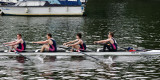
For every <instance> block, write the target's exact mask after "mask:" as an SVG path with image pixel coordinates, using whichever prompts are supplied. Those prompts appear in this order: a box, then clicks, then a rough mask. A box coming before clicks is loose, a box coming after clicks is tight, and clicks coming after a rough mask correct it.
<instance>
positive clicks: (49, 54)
mask: <svg viewBox="0 0 160 80" xmlns="http://www.w3.org/2000/svg"><path fill="white" fill-rule="evenodd" d="M83 53H85V54H87V55H91V56H105V55H106V56H107V55H108V56H112V55H113V56H143V55H144V56H145V55H160V50H151V51H146V52H81V53H79V52H55V53H51V52H44V53H40V52H21V54H23V55H28V56H36V55H46V56H85V55H84V54H83ZM0 56H18V54H15V53H14V52H8V53H5V52H0Z"/></svg>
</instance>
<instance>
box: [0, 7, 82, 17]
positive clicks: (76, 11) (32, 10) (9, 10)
mask: <svg viewBox="0 0 160 80" xmlns="http://www.w3.org/2000/svg"><path fill="white" fill-rule="evenodd" d="M0 9H1V10H2V12H3V13H4V15H62V16H63V15H79V16H81V15H83V13H84V8H83V7H81V6H54V7H0Z"/></svg>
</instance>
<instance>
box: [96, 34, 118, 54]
mask: <svg viewBox="0 0 160 80" xmlns="http://www.w3.org/2000/svg"><path fill="white" fill-rule="evenodd" d="M113 36H114V33H113V32H109V34H108V39H106V40H100V41H94V43H95V44H96V43H102V44H104V47H103V51H104V52H105V51H106V47H107V48H108V50H109V51H113V52H114V51H117V42H116V40H115V39H114V38H113Z"/></svg>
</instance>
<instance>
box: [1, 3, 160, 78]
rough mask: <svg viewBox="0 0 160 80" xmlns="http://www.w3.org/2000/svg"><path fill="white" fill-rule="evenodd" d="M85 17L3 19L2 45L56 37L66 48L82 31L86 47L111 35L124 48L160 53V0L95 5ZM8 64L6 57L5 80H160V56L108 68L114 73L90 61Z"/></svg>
mask: <svg viewBox="0 0 160 80" xmlns="http://www.w3.org/2000/svg"><path fill="white" fill-rule="evenodd" d="M85 14H86V15H87V16H84V17H25V16H0V43H3V42H7V41H11V40H14V39H16V34H17V33H21V34H22V35H23V38H24V40H25V41H26V42H32V41H39V40H45V39H46V38H45V35H46V34H47V33H52V34H53V37H54V39H55V40H56V41H57V43H58V44H59V45H62V43H63V42H66V41H69V40H73V39H75V35H76V33H77V32H81V33H83V40H84V41H85V42H86V44H87V45H92V44H93V41H95V40H101V39H106V38H107V35H108V32H109V31H111V32H114V33H115V39H116V40H117V42H118V45H119V46H121V47H129V46H132V47H135V48H137V47H142V48H146V49H160V31H159V30H160V1H159V0H89V1H88V3H87V7H86V13H85ZM36 47H39V45H33V44H27V48H33V49H34V48H36ZM1 50H2V49H1ZM3 58H4V57H2V59H3ZM5 58H6V57H5ZM99 58H101V59H105V60H106V59H108V58H106V57H99ZM7 59H8V60H7V61H4V60H1V58H0V63H2V64H1V65H0V69H1V72H0V76H1V79H5V78H6V79H7V78H8V79H13V78H14V79H49V78H50V79H73V80H75V79H77V80H79V79H95V80H96V79H97V80H103V79H113V80H115V79H131V80H133V79H134V80H137V79H144V80H145V79H155V80H158V79H160V78H159V75H160V73H159V72H160V70H159V67H160V65H159V63H160V58H159V57H151V56H149V57H148V56H147V57H128V56H127V57H121V58H116V59H114V62H111V63H108V65H109V66H111V67H110V68H109V70H108V69H104V68H102V66H100V65H98V64H96V63H95V62H93V61H90V60H88V58H86V59H82V60H77V59H70V58H69V59H68V58H67V60H66V58H65V59H63V58H62V59H55V61H52V59H51V60H50V59H49V61H48V60H46V61H45V63H44V64H37V65H31V64H27V63H19V62H18V61H16V59H14V58H8V57H7ZM11 63H12V64H11ZM15 65H16V66H15ZM13 73H17V74H13ZM45 73H46V75H43V74H45ZM48 73H49V74H48ZM14 75H15V76H16V77H15V76H14Z"/></svg>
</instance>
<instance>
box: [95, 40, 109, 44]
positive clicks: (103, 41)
mask: <svg viewBox="0 0 160 80" xmlns="http://www.w3.org/2000/svg"><path fill="white" fill-rule="evenodd" d="M109 41H110V39H107V40H100V41H95V43H107V42H109Z"/></svg>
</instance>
